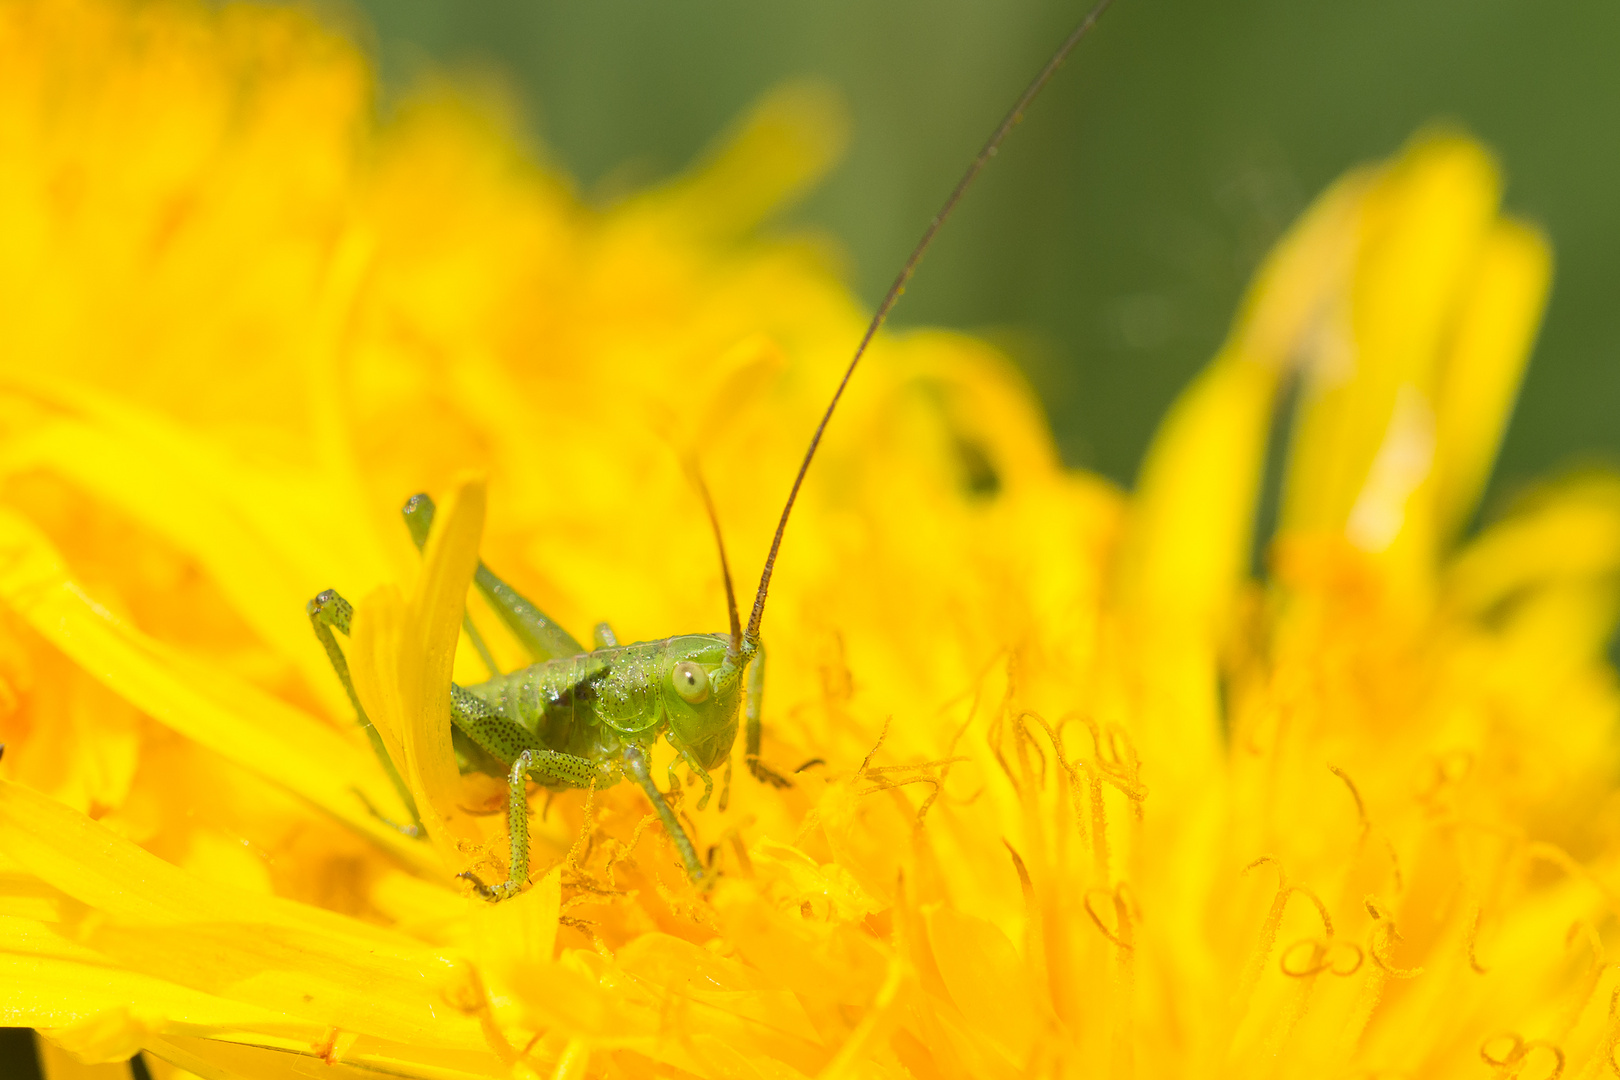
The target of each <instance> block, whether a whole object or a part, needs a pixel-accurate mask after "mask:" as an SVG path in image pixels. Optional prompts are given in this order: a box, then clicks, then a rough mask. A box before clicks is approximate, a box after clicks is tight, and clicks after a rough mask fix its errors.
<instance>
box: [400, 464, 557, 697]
mask: <svg viewBox="0 0 1620 1080" xmlns="http://www.w3.org/2000/svg"><path fill="white" fill-rule="evenodd" d="M435 509H436V508H435V506H434V503H433V500H432V499H431V498H429V497H428V496H427V495H426V494H422V493H419V494H416V495H412V496H411V497H410V499H409V500H407V501H406V503H405V505H404V507H403V508H402V509H401V510H400V513H401V514H402V515H403V516H404V518H405V527H406V528H407V529H409V530H410V532H411V539H412V540H413V541H415V543H416V547H417V550H421V549H422V548H424V547H426V546H427V538H428V531H429V530H430V529H431V528H432V526H433V513H434V510H435ZM473 584H475V585H477V586H478V591H479V592H480V593H482V594H483V597H484V599H485V600H486V601H488V602H489V606H490V607H492V608H494V609H495V614H496V615H498V616H500V619H501V622H503V623H505V624H506V628H507V629H508V630H510V631H512V636H513V637H515V638H517V639H518V642H519V643H520V644H521V645H522V646H523V648H524V649H525V650H527V652H528V653H529V655H530V656H532V657H533V658H534V659H535V660H537V661H540V660H556V659H560V658H561V657H565V656H578V655H579V654H580V653H582V652H585V651H586V649H585V647H584V646H583V645H581V644H580V643H579V642H578V641H575V640H574V636H573V635H572V634H570V633H569V632H568V631H566V630H564V629H563V628H562V627H561V626H558V625H557V623H556V621H555V620H553V619H552V618H551V616H549V615H547V614H546V613H545V612H543V611H541V610H540V609H539V608H538V607H536V606H535V605H534V602H533V601H531V600H529V598H528V597H526V596H524V595H523V594H522V593H520V592H518V591H517V590H516V589H514V588H512V586H510V585H508V584H507V583H506V582H504V581H502V580H501V579H500V578H498V577H496V576H495V575H494V574H493V573H492V572H491V571H490V569H489V567H487V566H485V565H484V562H483V560H482V559H480V560H479V562H478V569H477V570H475V571H474V572H473ZM473 635H474V638H475V640H476V636H477V631H476V630H474V631H473ZM480 652H481V653H483V654H484V656H485V658H486V663H491V664H492V663H493V662H492V661H489V660H488V650H487V649H480ZM492 673H493V669H492Z"/></svg>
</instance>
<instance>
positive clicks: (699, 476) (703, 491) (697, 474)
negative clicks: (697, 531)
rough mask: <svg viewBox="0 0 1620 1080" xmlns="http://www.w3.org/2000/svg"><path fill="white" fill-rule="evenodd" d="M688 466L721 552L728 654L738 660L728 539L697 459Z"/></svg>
mask: <svg viewBox="0 0 1620 1080" xmlns="http://www.w3.org/2000/svg"><path fill="white" fill-rule="evenodd" d="M687 468H688V469H689V470H690V472H691V474H692V482H693V483H694V484H696V485H697V489H698V494H699V495H701V496H703V509H704V510H706V511H708V514H709V527H710V528H711V529H713V530H714V546H715V547H716V548H717V549H718V550H719V552H720V578H721V580H723V581H724V582H725V583H726V610H727V611H729V612H730V613H731V644H730V645H729V646H728V647H727V648H726V656H727V658H728V659H731V660H736V659H737V657H739V656H741V655H742V623H741V621H740V620H739V619H738V618H737V592H736V590H735V589H733V588H732V587H731V564H730V563H728V562H726V541H725V538H724V537H722V536H721V535H720V515H719V514H717V513H715V512H714V499H713V498H712V497H710V495H709V485H708V484H705V483H704V482H703V473H702V471H700V470H699V469H698V464H697V461H696V459H694V460H692V461H690V462H689V463H688V464H687Z"/></svg>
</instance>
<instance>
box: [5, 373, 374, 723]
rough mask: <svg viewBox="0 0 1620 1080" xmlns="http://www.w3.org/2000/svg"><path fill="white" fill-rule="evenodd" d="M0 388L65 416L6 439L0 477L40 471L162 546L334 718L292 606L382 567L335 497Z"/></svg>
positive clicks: (10, 379)
mask: <svg viewBox="0 0 1620 1080" xmlns="http://www.w3.org/2000/svg"><path fill="white" fill-rule="evenodd" d="M5 382H6V383H8V384H10V385H11V387H13V388H15V389H13V391H12V392H14V393H17V392H24V393H26V394H27V395H28V396H30V397H32V398H35V399H38V400H41V401H45V402H48V403H49V404H50V405H51V406H53V407H54V408H57V409H61V410H63V411H64V412H66V413H67V415H66V416H64V417H61V418H58V419H55V420H51V421H48V422H45V423H43V424H40V425H38V426H36V427H34V428H33V429H31V430H28V431H27V432H26V433H25V434H23V435H22V436H21V437H19V438H13V439H11V440H9V441H8V443H7V444H6V446H5V451H4V454H3V455H0V472H8V473H16V472H21V471H24V470H27V469H31V468H46V469H49V470H51V471H53V472H55V473H57V474H58V475H60V476H62V477H64V478H66V479H68V480H71V481H73V482H74V483H77V484H79V485H82V486H83V487H84V488H85V489H86V490H88V491H90V492H91V493H93V494H95V495H96V496H97V497H98V498H101V499H104V500H106V501H107V502H109V503H111V504H112V505H115V506H117V507H119V508H120V509H121V510H123V511H124V512H125V513H127V514H128V515H129V516H130V517H132V518H134V519H135V520H136V521H139V522H141V523H142V524H144V525H146V526H147V527H148V528H150V529H152V530H153V531H154V532H156V533H158V534H159V535H162V536H165V537H167V538H169V539H170V540H171V541H172V542H173V543H174V544H175V545H176V546H178V547H180V548H181V549H182V550H184V551H186V552H188V553H190V554H191V555H193V556H194V557H195V558H196V559H197V560H198V561H199V562H200V563H201V564H202V566H203V567H204V568H205V569H206V570H207V571H208V573H209V575H210V576H211V577H212V578H213V579H214V580H215V581H216V582H218V583H219V585H220V588H221V591H222V592H223V593H224V595H225V597H226V598H227V599H228V600H229V601H230V602H231V604H232V607H233V608H234V609H235V610H236V611H237V612H238V613H239V614H240V615H241V616H242V617H243V618H244V619H245V620H247V622H248V623H249V624H250V625H251V626H252V627H253V628H254V630H255V631H256V632H257V633H258V634H259V635H260V636H261V637H262V638H263V639H264V640H265V642H266V643H267V644H270V645H272V646H274V647H276V649H277V651H278V652H280V653H281V654H282V655H284V656H287V657H289V658H291V659H293V660H294V661H295V662H297V663H298V664H299V665H300V666H301V668H302V669H303V671H304V673H305V675H306V677H307V681H308V682H309V684H310V685H311V686H313V687H315V688H316V689H317V690H318V691H321V692H323V693H325V694H326V695H327V696H328V698H329V699H330V701H331V702H332V704H333V706H334V711H338V706H339V703H340V702H341V701H342V700H343V699H342V695H341V692H340V691H339V690H338V688H337V685H336V682H335V681H334V680H333V679H332V678H331V674H330V671H329V670H328V669H327V667H326V658H325V654H324V653H323V652H322V651H321V650H320V648H319V646H318V645H316V644H315V642H314V638H313V636H312V635H311V634H310V633H309V627H308V624H307V620H306V619H305V617H304V604H305V603H306V602H307V601H308V600H309V598H310V597H311V596H313V595H314V594H315V593H316V592H319V591H320V590H321V589H323V588H327V587H329V586H338V587H341V588H346V589H352V590H359V591H363V590H364V589H368V588H371V587H373V585H374V584H375V583H376V580H377V572H378V569H379V568H381V567H384V566H386V565H387V563H386V560H385V559H384V558H383V557H382V555H381V553H380V551H379V550H378V546H377V543H376V539H375V535H374V530H373V529H372V528H371V527H370V522H369V521H368V520H367V519H366V517H365V515H364V514H363V513H361V512H360V510H361V508H360V507H358V506H355V505H352V504H350V503H349V502H348V501H346V500H345V498H344V495H345V494H348V493H347V492H342V493H340V489H339V488H338V487H337V486H335V485H331V484H325V483H322V482H321V481H320V480H319V479H318V478H316V477H313V476H307V475H303V474H300V473H296V472H293V471H291V470H280V471H276V472H272V471H271V470H269V469H266V468H256V467H253V466H250V465H249V464H248V463H247V462H244V461H241V460H238V459H237V457H236V455H234V454H231V453H229V452H227V451H226V449H225V448H224V447H222V446H220V445H218V444H216V443H213V442H211V441H210V440H208V439H207V438H206V437H204V436H203V435H201V434H199V433H196V432H192V431H187V430H185V429H183V428H181V427H179V425H176V424H175V423H173V422H172V421H170V420H167V419H166V418H163V417H160V416H157V415H155V414H153V413H150V412H147V411H144V410H142V409H140V408H138V407H136V406H134V405H131V404H129V403H127V402H121V401H118V400H116V399H113V398H110V397H109V396H107V395H104V394H98V393H96V392H95V391H93V390H92V389H89V388H85V387H79V386H73V385H71V384H64V383H62V382H60V381H52V382H48V383H47V382H44V381H42V380H34V379H28V378H25V377H24V376H22V375H20V374H18V373H15V372H12V373H9V374H8V375H7V377H6V379H5ZM339 715H342V713H341V712H339Z"/></svg>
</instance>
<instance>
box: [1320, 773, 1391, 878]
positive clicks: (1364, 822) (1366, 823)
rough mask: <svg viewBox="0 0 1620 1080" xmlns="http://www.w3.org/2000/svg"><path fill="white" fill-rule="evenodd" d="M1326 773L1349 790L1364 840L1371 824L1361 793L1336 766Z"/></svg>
mask: <svg viewBox="0 0 1620 1080" xmlns="http://www.w3.org/2000/svg"><path fill="white" fill-rule="evenodd" d="M1328 772H1330V773H1332V774H1333V775H1334V776H1337V777H1338V778H1339V779H1340V780H1343V781H1344V786H1345V787H1347V788H1349V789H1350V797H1351V798H1352V799H1354V800H1355V801H1356V819H1357V820H1358V821H1360V822H1361V836H1362V838H1363V839H1366V836H1367V834H1368V833H1370V832H1372V822H1371V821H1370V820H1369V819H1368V817H1367V804H1366V803H1364V802H1362V801H1361V792H1360V791H1359V790H1358V789H1357V788H1356V782H1355V781H1354V780H1352V779H1350V774H1349V773H1347V772H1345V771H1344V770H1343V769H1341V768H1339V767H1338V766H1337V765H1329V766H1328ZM1398 872H1399V871H1397V873H1398Z"/></svg>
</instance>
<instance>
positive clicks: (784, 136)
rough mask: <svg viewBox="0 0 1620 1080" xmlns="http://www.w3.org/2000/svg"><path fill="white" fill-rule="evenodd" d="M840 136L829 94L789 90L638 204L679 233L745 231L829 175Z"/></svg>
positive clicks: (843, 126)
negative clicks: (710, 153) (717, 147)
mask: <svg viewBox="0 0 1620 1080" xmlns="http://www.w3.org/2000/svg"><path fill="white" fill-rule="evenodd" d="M847 129H848V120H847V119H846V118H845V114H844V108H843V103H842V101H841V100H840V99H839V97H838V95H837V93H836V92H834V91H833V90H831V89H829V88H828V87H826V86H824V85H821V84H819V83H790V84H788V85H786V86H783V87H780V88H778V89H777V90H776V91H774V92H773V93H772V94H770V95H769V96H768V97H766V98H765V100H763V101H761V102H760V103H759V105H758V106H756V107H755V109H754V111H753V113H752V114H750V115H749V117H748V119H747V120H746V121H744V122H743V125H742V128H741V130H739V131H738V132H737V133H736V134H735V135H733V136H732V138H731V139H730V141H729V142H727V143H726V145H725V146H723V147H722V148H721V149H720V151H719V152H718V153H717V154H715V155H714V157H713V158H711V159H710V160H709V161H708V162H706V163H704V164H703V165H701V166H699V167H698V168H697V170H696V171H695V172H693V173H692V174H691V175H690V176H687V177H684V178H682V179H681V180H678V181H676V182H675V183H674V184H672V185H670V186H669V187H667V188H665V189H663V190H660V191H656V192H653V193H650V194H649V195H647V196H644V197H643V198H644V200H645V202H646V203H647V204H648V205H649V206H655V207H656V208H657V212H658V213H659V214H660V215H661V216H664V217H665V218H667V219H668V220H669V221H670V222H671V223H672V224H675V225H677V227H679V228H681V229H683V230H687V229H695V230H700V231H702V232H707V233H715V234H721V235H724V234H727V233H738V232H744V231H746V230H748V229H751V228H753V227H754V226H755V225H757V224H758V223H759V222H761V221H763V220H764V219H765V218H766V217H768V216H769V215H770V214H771V213H772V212H773V211H775V210H777V209H779V208H781V207H782V206H783V204H785V203H788V202H789V201H791V200H792V199H793V198H794V197H796V196H797V195H799V194H800V193H802V192H803V191H804V190H806V189H807V188H808V187H809V186H810V185H811V184H813V183H814V182H815V181H816V180H817V179H818V178H820V177H821V175H822V174H823V173H825V172H826V171H827V170H828V169H829V168H831V167H832V164H833V163H834V162H835V161H837V159H838V158H839V156H840V155H841V154H842V153H843V149H844V143H845V141H846V139H847Z"/></svg>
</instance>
